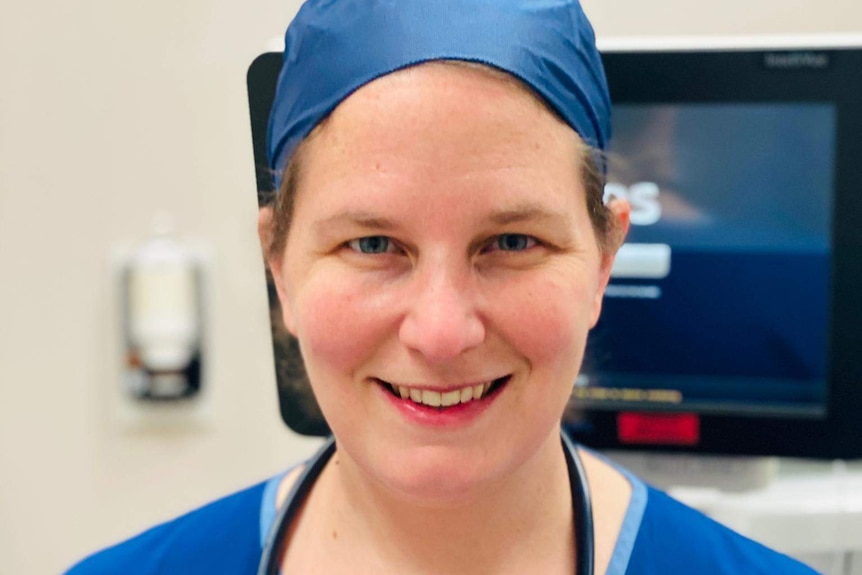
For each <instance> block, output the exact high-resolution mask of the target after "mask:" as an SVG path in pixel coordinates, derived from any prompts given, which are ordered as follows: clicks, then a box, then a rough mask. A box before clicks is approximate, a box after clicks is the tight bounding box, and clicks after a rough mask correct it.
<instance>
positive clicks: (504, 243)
mask: <svg viewBox="0 0 862 575" xmlns="http://www.w3.org/2000/svg"><path fill="white" fill-rule="evenodd" d="M494 243H495V244H496V245H495V246H494V247H496V248H498V249H501V250H503V251H507V252H518V251H523V250H526V249H529V248H531V247H533V246H534V245H536V240H535V238H531V237H530V236H526V235H524V234H500V235H499V236H497V239H496V240H495V241H494Z"/></svg>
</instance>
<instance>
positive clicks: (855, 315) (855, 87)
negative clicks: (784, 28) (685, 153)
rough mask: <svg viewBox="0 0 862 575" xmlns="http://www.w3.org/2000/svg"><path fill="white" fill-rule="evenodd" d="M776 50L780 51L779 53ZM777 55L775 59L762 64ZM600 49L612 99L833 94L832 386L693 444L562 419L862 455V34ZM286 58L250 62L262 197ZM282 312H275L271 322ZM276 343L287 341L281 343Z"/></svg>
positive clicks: (706, 418) (586, 433)
mask: <svg viewBox="0 0 862 575" xmlns="http://www.w3.org/2000/svg"><path fill="white" fill-rule="evenodd" d="M775 55H778V56H785V58H784V59H783V60H782V59H781V58H779V59H776V58H775ZM770 58H771V61H772V62H773V63H775V62H777V63H778V64H779V65H776V66H769V65H767V62H768V61H770ZM824 58H825V60H824ZM603 59H604V63H605V69H606V72H607V76H608V83H609V85H610V91H611V97H612V100H613V101H614V103H626V104H634V103H642V104H650V103H653V104H659V103H660V104H674V103H731V102H740V103H742V102H744V103H769V102H784V103H788V102H832V103H834V104H835V106H836V109H837V117H838V127H837V131H838V133H837V134H836V137H837V140H836V177H835V196H834V217H833V229H832V246H833V248H832V286H833V289H832V299H831V302H830V305H831V309H830V319H831V321H830V329H829V349H828V385H829V396H828V401H827V406H826V415H825V416H824V417H823V418H788V417H769V416H759V415H707V414H699V415H698V420H699V440H698V441H697V443H696V444H694V445H685V446H674V445H668V444H666V443H642V442H638V443H637V444H630V443H626V442H624V441H622V440H621V439H620V437H619V434H618V417H619V415H620V414H621V413H622V410H605V409H594V410H589V411H588V412H586V413H585V414H582V415H583V416H584V417H585V419H583V420H581V421H580V422H579V424H578V425H567V428H568V429H569V430H570V431H571V432H572V434H573V435H574V437H575V438H576V439H577V440H578V441H581V442H582V443H584V444H586V445H589V446H592V447H595V448H599V449H608V448H614V449H638V450H647V451H651V450H659V451H684V452H689V453H692V452H693V453H714V454H736V455H773V456H791V457H810V458H824V459H834V458H857V457H862V190H857V189H856V187H857V186H860V187H862V184H859V183H862V44H860V45H859V46H858V47H853V46H848V47H840V48H838V47H828V48H816V47H814V48H811V47H798V48H795V49H794V48H788V47H782V48H781V49H769V48H757V49H740V48H734V49H697V50H694V49H692V50H679V49H674V50H661V49H656V50H629V51H622V50H617V51H605V52H604V53H603ZM781 62H785V63H787V62H790V63H791V64H792V63H793V62H796V63H797V65H789V66H788V65H780V63H781ZM824 62H825V64H824ZM281 64H282V54H281V53H277V52H269V53H265V54H262V55H260V56H259V57H258V58H257V59H255V61H254V62H253V63H252V65H251V66H250V67H249V70H248V76H247V82H248V92H249V107H250V113H251V124H252V142H253V149H254V159H255V166H256V178H257V190H258V199H259V204H260V205H263V204H264V203H265V202H266V201H267V198H269V197H270V196H271V192H272V177H271V173H270V172H269V170H268V168H267V167H266V166H267V162H266V124H267V119H268V116H269V110H270V108H271V106H272V101H273V98H274V93H275V86H276V83H277V78H278V73H279V71H280V68H281ZM274 299H275V294H274V292H273V291H272V290H270V305H271V307H272V306H275V307H274V308H272V309H277V307H278V302H277V300H275V301H274ZM277 315H278V314H277V313H273V314H272V317H273V322H274V323H273V329H274V331H275V330H276V327H277V326H276V325H275V322H276V321H277V318H276V316H277ZM274 345H275V347H276V353H277V354H278V353H280V351H279V349H278V344H277V343H276V344H274ZM278 379H279V383H278V389H279V404H280V407H281V413H282V418H283V419H284V421H285V423H286V424H287V425H288V426H289V427H291V428H292V429H294V430H295V431H297V432H299V433H303V434H307V435H322V434H325V433H327V432H328V428H327V427H326V424H325V422H322V421H319V420H316V419H315V418H309V417H308V415H307V414H305V413H302V410H301V409H298V408H297V399H296V397H295V396H293V395H292V393H291V391H290V390H291V388H292V387H295V386H291V385H288V384H286V382H284V381H282V380H283V379H284V377H283V376H282V375H281V374H279V375H278ZM857 414H859V415H857Z"/></svg>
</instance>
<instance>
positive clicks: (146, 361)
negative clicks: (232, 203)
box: [117, 216, 207, 404]
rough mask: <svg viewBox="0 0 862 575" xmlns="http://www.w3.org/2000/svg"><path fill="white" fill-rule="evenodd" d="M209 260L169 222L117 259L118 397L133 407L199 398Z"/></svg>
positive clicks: (159, 220)
mask: <svg viewBox="0 0 862 575" xmlns="http://www.w3.org/2000/svg"><path fill="white" fill-rule="evenodd" d="M205 264H206V258H205V257H204V254H203V253H202V252H201V250H200V249H197V248H195V247H193V246H191V245H190V244H188V243H186V242H181V241H180V240H178V239H177V238H176V237H175V235H174V230H173V225H172V222H171V221H170V219H169V218H168V217H166V216H160V217H158V218H156V220H155V223H154V225H153V231H152V234H151V237H150V238H149V239H148V240H146V241H145V242H143V243H142V244H141V245H139V246H138V247H137V248H136V249H133V250H128V251H126V252H125V253H124V254H123V255H122V257H121V258H120V259H119V265H118V268H117V271H118V272H119V273H118V277H117V279H118V281H117V286H118V289H119V291H120V297H119V302H120V321H121V328H122V329H121V337H122V342H121V344H122V354H123V355H122V376H121V384H122V386H123V388H124V389H123V395H125V396H126V397H129V398H131V399H132V400H133V401H135V402H137V403H147V404H177V403H190V402H192V401H194V400H196V399H198V398H199V396H200V395H201V394H202V393H203V391H204V390H203V385H204V377H203V376H204V365H205V364H204V357H205V354H206V346H205V341H206V338H205V337H204V335H205V329H206V327H207V321H206V319H207V318H206V308H207V306H206V305H205V300H206V297H205V296H206V277H207V273H206V265H205Z"/></svg>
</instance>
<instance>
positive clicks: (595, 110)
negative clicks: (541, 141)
mask: <svg viewBox="0 0 862 575" xmlns="http://www.w3.org/2000/svg"><path fill="white" fill-rule="evenodd" d="M431 60H464V61H470V62H478V63H483V64H487V65H490V66H492V67H495V68H499V69H501V70H503V71H505V72H508V73H510V74H512V75H513V76H515V77H517V78H520V79H521V80H522V81H523V82H525V83H526V84H527V85H528V86H530V87H532V88H533V90H535V91H536V92H537V93H538V94H539V95H541V96H542V97H543V98H544V99H545V100H547V102H548V103H549V104H550V105H551V106H552V107H553V108H554V109H555V110H556V111H557V112H558V113H559V115H560V116H561V117H562V118H563V119H564V120H565V121H566V122H568V124H569V125H570V126H571V127H572V128H573V129H574V130H575V131H576V132H577V133H578V134H579V135H580V136H581V138H583V139H584V141H586V142H587V143H588V144H589V145H591V146H593V147H595V148H598V149H601V150H603V149H605V146H606V143H607V140H608V138H609V136H610V113H611V112H610V99H609V97H608V87H607V82H606V80H605V74H604V69H603V68H602V63H601V59H600V57H599V52H598V50H597V49H596V43H595V35H594V33H593V29H592V26H590V23H589V21H588V20H587V17H586V15H585V14H584V11H583V9H582V8H581V6H580V4H579V3H578V1H577V0H308V1H307V2H305V4H303V6H302V8H301V9H300V10H299V13H298V14H297V16H296V18H295V19H294V20H293V22H292V23H291V24H290V26H289V27H288V29H287V33H286V35H285V50H284V64H283V66H282V69H281V74H280V75H279V78H278V85H277V89H276V94H275V101H274V103H273V107H272V112H271V114H270V119H269V128H268V133H267V156H268V160H269V166H270V168H272V169H273V171H274V172H275V173H276V174H278V173H280V171H281V170H282V169H283V168H284V164H285V162H286V160H287V159H288V158H289V157H290V155H291V154H292V153H293V151H294V150H295V149H296V147H297V146H298V145H299V143H300V142H302V140H303V139H304V138H305V137H306V136H308V134H309V133H310V132H311V131H312V130H313V129H314V127H315V126H317V124H319V123H320V121H321V120H323V119H324V118H326V117H327V116H328V115H329V114H330V113H331V112H332V111H333V110H334V109H335V107H336V106H338V104H339V103H341V102H342V101H343V100H344V99H345V98H347V97H348V96H349V95H350V94H352V93H353V92H354V91H355V90H357V89H358V88H360V87H362V86H363V85H365V84H367V83H368V82H371V81H372V80H374V79H375V78H379V77H381V76H384V75H386V74H389V73H391V72H394V71H396V70H399V69H402V68H405V67H408V66H411V65H414V64H419V63H422V62H428V61H431ZM278 179H280V178H278Z"/></svg>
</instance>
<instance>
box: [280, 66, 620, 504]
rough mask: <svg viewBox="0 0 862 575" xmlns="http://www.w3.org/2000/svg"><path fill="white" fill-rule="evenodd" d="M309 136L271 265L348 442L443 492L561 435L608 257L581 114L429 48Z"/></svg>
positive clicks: (388, 479)
mask: <svg viewBox="0 0 862 575" xmlns="http://www.w3.org/2000/svg"><path fill="white" fill-rule="evenodd" d="M305 152H306V153H305V155H304V156H303V164H302V175H301V179H300V181H299V186H298V191H297V196H296V199H295V206H294V214H293V220H292V224H291V228H290V232H289V235H288V239H287V244H286V248H285V251H284V253H283V254H282V256H281V257H280V258H279V259H277V260H275V261H271V262H270V265H271V267H272V270H273V274H274V276H275V279H276V284H277V286H278V289H279V296H280V298H281V302H282V307H283V310H284V320H285V325H286V326H287V327H288V329H289V330H290V331H291V332H292V333H293V334H294V335H295V336H297V338H298V339H299V342H300V346H301V349H302V352H303V356H304V359H305V365H306V369H307V372H308V376H309V379H310V381H311V382H312V386H313V388H314V392H315V395H316V397H317V399H318V401H319V403H320V406H321V408H322V410H323V413H324V415H325V416H326V419H327V421H328V423H329V425H330V427H331V428H332V430H333V432H334V434H335V436H336V438H337V441H338V446H339V451H340V453H341V458H342V459H345V458H346V460H348V461H349V462H350V463H352V464H355V468H356V469H358V470H360V471H361V472H362V473H364V474H366V475H367V476H368V477H370V478H372V479H374V480H375V481H376V482H377V483H378V484H379V485H383V486H385V487H387V488H389V489H391V490H393V491H394V492H397V493H400V494H403V495H405V496H411V497H418V498H422V499H431V500H436V499H451V498H457V497H459V496H462V495H468V494H471V493H474V492H475V490H476V489H481V488H483V487H487V486H489V485H492V484H493V483H494V482H495V481H497V480H501V479H503V478H505V477H507V476H511V474H512V473H513V472H515V471H516V470H517V469H519V468H520V467H521V466H523V465H524V464H525V463H526V462H527V461H528V460H530V458H531V457H533V456H534V455H535V454H536V453H538V452H539V451H540V450H541V449H542V448H546V447H547V445H549V442H554V444H555V445H556V446H557V449H558V446H559V437H558V430H559V421H560V417H561V414H562V412H563V409H564V407H565V404H566V402H567V399H568V397H569V395H570V392H571V388H572V384H573V382H574V381H575V378H576V376H577V373H578V369H579V367H580V364H581V358H582V354H583V350H584V345H585V340H586V336H587V331H588V330H589V329H590V328H591V327H592V326H593V325H594V323H595V322H596V320H597V318H598V315H599V309H600V306H601V298H602V293H603V290H604V287H605V284H606V283H607V279H608V274H609V271H610V265H611V258H612V256H610V255H604V256H603V255H602V254H601V252H600V250H599V247H598V242H597V239H596V237H595V235H594V232H593V228H592V225H591V222H590V218H589V216H588V214H587V210H586V202H585V197H584V193H585V192H584V189H583V184H582V182H581V178H580V160H579V158H580V156H581V153H582V152H581V148H580V145H579V142H578V140H577V137H576V136H575V135H574V133H573V132H572V130H571V129H570V128H568V127H567V126H566V125H564V124H562V123H561V122H560V121H558V120H557V119H556V118H555V117H554V116H552V115H551V114H550V113H548V112H547V111H546V110H545V109H544V108H542V107H541V106H540V105H539V104H538V103H537V102H536V101H535V100H534V99H533V98H532V97H531V96H529V95H528V94H527V93H526V92H525V91H523V90H522V89H520V88H518V87H516V86H515V85H513V84H512V83H511V82H508V81H505V80H502V79H500V78H496V77H494V76H492V75H490V74H488V73H486V72H482V71H478V70H475V69H470V68H467V67H463V66H456V65H447V64H430V65H423V66H419V67H416V68H412V69H409V70H405V71H401V72H398V73H395V74H391V75H389V76H385V77H383V78H381V79H378V80H376V81H374V82H372V83H371V84H369V85H367V86H365V87H364V88H362V89H360V90H359V91H357V92H356V93H354V94H353V95H352V96H351V97H349V98H348V99H347V100H345V101H344V102H343V103H342V104H341V105H340V106H339V107H338V108H337V109H336V111H335V112H334V113H333V115H332V116H331V117H330V118H329V120H328V121H327V123H326V125H325V126H324V128H323V129H322V130H320V131H319V132H318V133H317V134H316V135H315V136H314V137H313V138H312V139H311V140H310V141H309V142H308V146H307V148H306V150H305ZM617 217H618V219H620V220H621V221H622V223H623V224H625V214H623V213H620V214H618V215H617ZM480 393H481V394H482V395H481V398H480V399H476V397H477V396H478V395H479V394H480ZM402 394H403V395H406V396H407V397H406V398H402ZM452 402H456V403H455V404H454V405H449V406H444V405H441V404H451V403H452Z"/></svg>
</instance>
